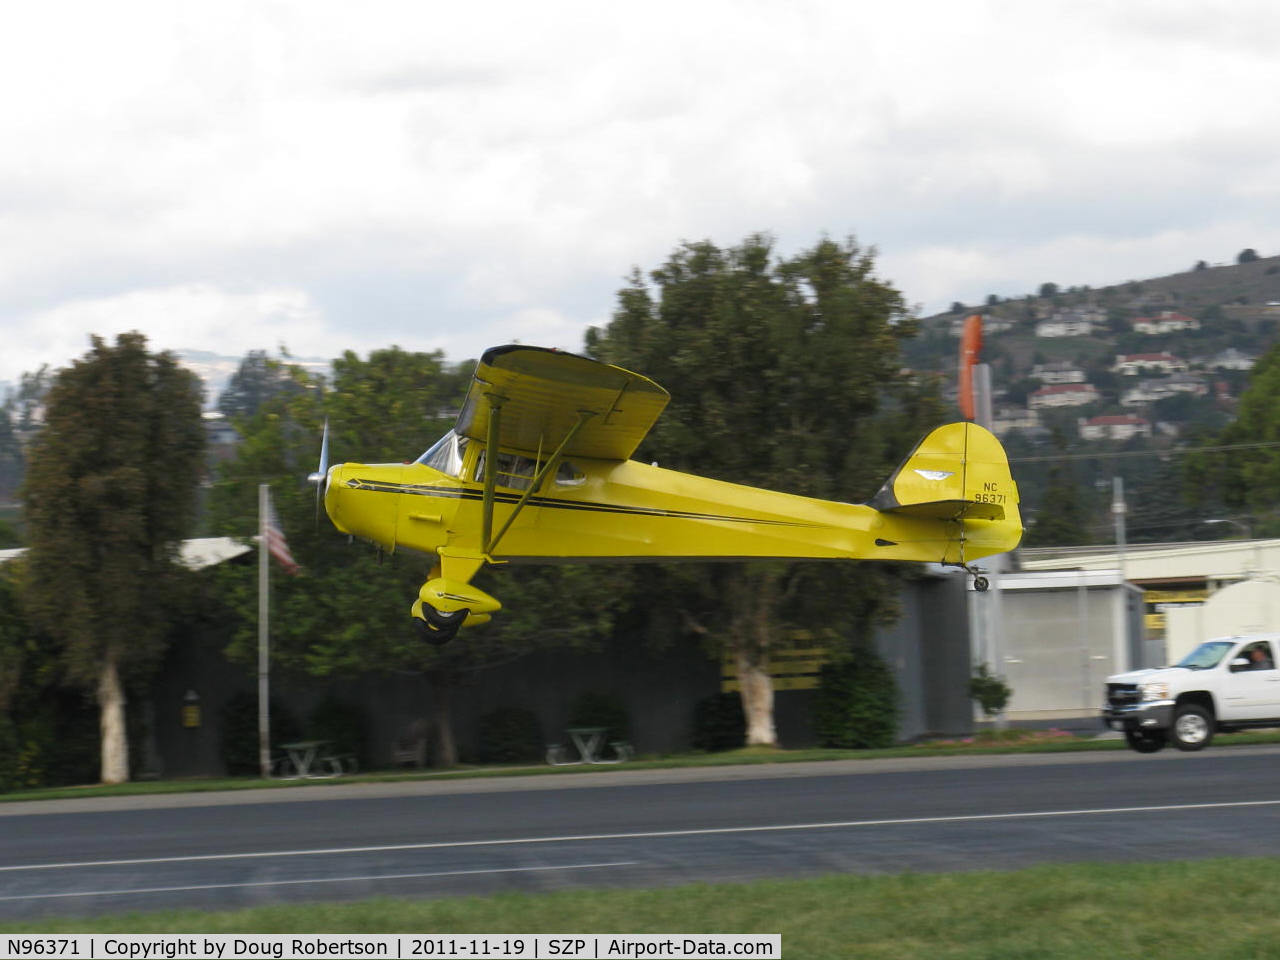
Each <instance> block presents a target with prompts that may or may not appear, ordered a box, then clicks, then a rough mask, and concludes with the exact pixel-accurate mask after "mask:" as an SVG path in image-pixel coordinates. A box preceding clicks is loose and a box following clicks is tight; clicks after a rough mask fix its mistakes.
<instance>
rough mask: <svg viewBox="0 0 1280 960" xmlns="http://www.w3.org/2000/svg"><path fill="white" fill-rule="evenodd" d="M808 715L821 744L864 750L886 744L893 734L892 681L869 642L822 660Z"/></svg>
mask: <svg viewBox="0 0 1280 960" xmlns="http://www.w3.org/2000/svg"><path fill="white" fill-rule="evenodd" d="M813 719H814V723H813V725H814V730H815V732H816V733H817V734H818V742H819V744H821V745H822V746H824V747H845V748H853V749H860V750H864V749H871V748H875V747H887V746H889V745H891V744H892V743H893V742H894V740H895V739H896V738H897V735H898V689H897V683H896V682H895V681H894V678H893V671H891V670H890V669H889V667H888V665H887V664H886V663H885V662H884V660H883V659H881V658H880V656H879V654H877V653H876V652H875V650H873V649H872V648H871V646H870V645H869V644H865V643H857V644H854V645H853V646H852V647H851V648H850V650H849V651H848V653H847V654H846V655H844V656H842V657H840V658H839V659H836V660H832V661H830V662H828V663H825V664H823V666H822V669H821V671H820V672H819V675H818V690H817V693H816V695H815V696H814V704H813Z"/></svg>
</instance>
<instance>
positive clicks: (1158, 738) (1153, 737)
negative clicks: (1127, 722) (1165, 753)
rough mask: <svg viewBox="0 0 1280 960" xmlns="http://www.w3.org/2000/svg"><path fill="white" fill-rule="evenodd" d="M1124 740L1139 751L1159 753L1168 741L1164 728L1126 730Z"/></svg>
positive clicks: (1132, 748) (1131, 747)
mask: <svg viewBox="0 0 1280 960" xmlns="http://www.w3.org/2000/svg"><path fill="white" fill-rule="evenodd" d="M1124 742H1125V743H1127V744H1128V745H1129V748H1130V749H1131V750H1137V751H1138V752H1139V753H1157V752H1159V751H1160V750H1163V749H1164V747H1165V744H1166V743H1167V742H1168V741H1167V740H1166V739H1165V735H1164V731H1162V730H1126V731H1125V732H1124Z"/></svg>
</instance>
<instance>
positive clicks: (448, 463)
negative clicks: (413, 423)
mask: <svg viewBox="0 0 1280 960" xmlns="http://www.w3.org/2000/svg"><path fill="white" fill-rule="evenodd" d="M466 449H467V438H466V437H459V436H458V435H457V434H456V433H454V432H453V431H452V430H450V431H449V432H448V433H446V434H445V435H444V436H443V437H441V438H440V439H439V440H437V441H436V442H435V443H433V444H432V445H431V449H430V450H428V451H427V452H426V453H424V454H423V455H422V456H420V457H419V458H418V460H417V462H418V463H421V464H423V465H424V466H428V467H431V468H432V469H433V470H439V471H440V472H441V473H443V474H446V475H447V476H450V477H456V476H459V475H460V474H461V473H462V455H463V453H465V452H466Z"/></svg>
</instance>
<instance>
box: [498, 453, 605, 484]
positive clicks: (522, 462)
mask: <svg viewBox="0 0 1280 960" xmlns="http://www.w3.org/2000/svg"><path fill="white" fill-rule="evenodd" d="M484 461H485V454H484V453H481V454H480V456H479V458H477V460H476V472H475V480H476V482H477V483H480V482H483V481H484ZM540 467H541V464H540V463H539V462H538V461H537V460H534V459H532V458H530V457H522V456H520V455H519V454H515V453H500V454H498V477H497V484H498V486H500V487H510V488H511V489H512V490H528V489H529V486H530V485H531V484H532V483H533V478H534V477H535V476H537V474H538V470H539V469H540ZM555 479H556V485H557V486H561V487H576V486H579V485H580V484H582V483H585V482H586V479H587V478H586V475H585V474H584V473H583V472H582V471H581V470H579V469H578V468H577V467H575V466H574V465H573V464H572V463H570V462H569V461H568V460H563V461H561V463H560V466H559V467H557V468H556V478H555Z"/></svg>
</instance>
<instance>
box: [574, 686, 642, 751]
mask: <svg viewBox="0 0 1280 960" xmlns="http://www.w3.org/2000/svg"><path fill="white" fill-rule="evenodd" d="M569 726H571V727H604V728H605V731H606V732H605V735H604V739H605V741H606V742H607V741H610V740H630V739H631V720H630V717H629V716H628V714H627V708H626V706H625V704H623V702H622V700H621V699H619V698H618V697H616V696H614V695H613V694H609V693H590V692H588V693H583V694H580V695H579V696H578V697H577V698H576V699H575V700H574V701H573V703H571V704H570V705H569Z"/></svg>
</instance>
